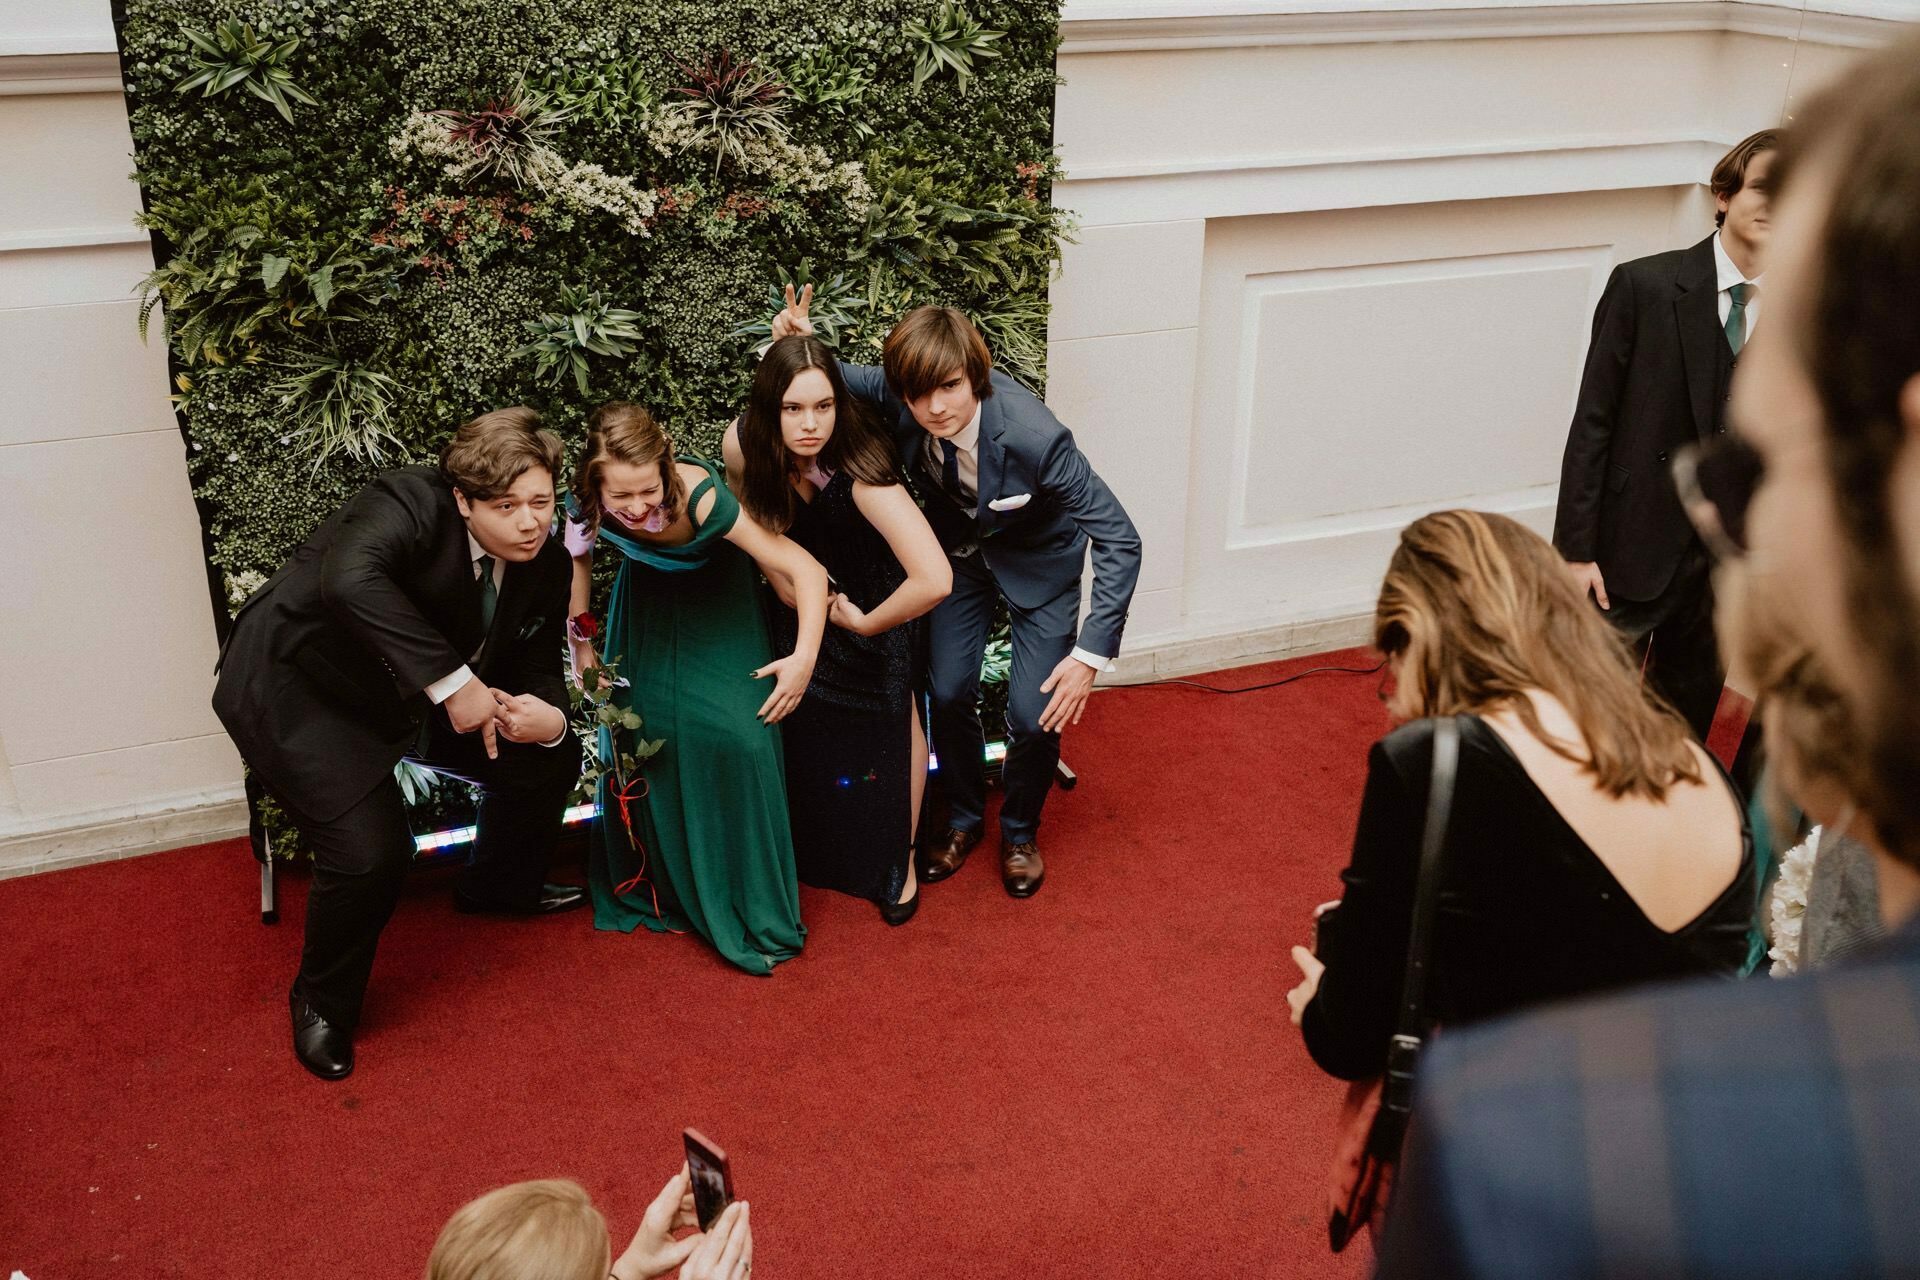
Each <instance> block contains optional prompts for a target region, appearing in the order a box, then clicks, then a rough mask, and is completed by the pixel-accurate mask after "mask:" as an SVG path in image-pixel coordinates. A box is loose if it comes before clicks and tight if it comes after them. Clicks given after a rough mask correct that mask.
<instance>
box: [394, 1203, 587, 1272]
mask: <svg viewBox="0 0 1920 1280" xmlns="http://www.w3.org/2000/svg"><path fill="white" fill-rule="evenodd" d="M609 1260H610V1250H609V1248H608V1244H607V1223H606V1219H604V1218H602V1217H601V1216H600V1211H599V1210H598V1209H596V1208H594V1207H593V1202H592V1201H591V1200H589V1199H588V1198H587V1193H586V1192H585V1191H583V1190H581V1189H580V1185H579V1184H578V1183H576V1182H568V1181H565V1180H562V1179H547V1180H543V1181H538V1182H516V1183H514V1184H513V1185H511V1186H506V1187H500V1188H498V1189H497V1190H494V1191H489V1192H487V1194H485V1195H483V1196H481V1197H480V1198H479V1199H477V1200H472V1201H469V1202H468V1203H466V1204H464V1205H462V1206H460V1208H459V1209H457V1210H455V1211H454V1215H453V1216H452V1217H451V1218H449V1219H447V1225H446V1226H444V1227H442V1228H441V1229H440V1238H439V1239H438V1240H436V1241H434V1243H433V1253H432V1254H431V1255H430V1256H429V1257H428V1258H427V1273H426V1280H604V1277H605V1276H606V1274H607V1265H608V1262H609Z"/></svg>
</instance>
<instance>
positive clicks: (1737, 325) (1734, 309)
mask: <svg viewBox="0 0 1920 1280" xmlns="http://www.w3.org/2000/svg"><path fill="white" fill-rule="evenodd" d="M1752 292H1753V286H1752V285H1750V284H1748V283H1746V282H1745V281H1741V282H1740V283H1739V284H1736V285H1733V286H1732V287H1731V288H1729V289H1728V290H1727V296H1728V297H1729V298H1732V299H1733V305H1732V306H1730V307H1728V308H1727V345H1728V346H1729V347H1732V348H1733V354H1735V355H1736V356H1737V355H1739V354H1740V348H1741V347H1744V346H1745V345H1747V297H1748V295H1750V294H1751V293H1752Z"/></svg>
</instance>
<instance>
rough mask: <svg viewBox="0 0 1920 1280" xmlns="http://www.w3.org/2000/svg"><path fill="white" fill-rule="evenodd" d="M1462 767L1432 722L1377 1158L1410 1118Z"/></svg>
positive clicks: (1454, 740)
mask: <svg viewBox="0 0 1920 1280" xmlns="http://www.w3.org/2000/svg"><path fill="white" fill-rule="evenodd" d="M1459 766H1460V722H1459V720H1458V719H1457V718H1455V717H1453V716H1447V717H1445V718H1444V719H1439V720H1436V721H1434V725H1433V776H1432V779H1431V780H1430V781H1429V783H1428V785H1427V817H1426V823H1425V825H1424V826H1423V827H1422V828H1421V832H1420V878H1419V880H1418V881H1417V882H1416V883H1415V887H1414V894H1413V931H1412V933H1411V935H1410V936H1409V937H1408V940H1407V976H1406V979H1405V980H1404V981H1403V982H1402V983H1401V984H1400V1016H1399V1019H1398V1020H1397V1022H1396V1024H1395V1026H1394V1032H1393V1039H1392V1040H1391V1041H1389V1042H1388V1045H1387V1074H1386V1078H1385V1080H1383V1081H1382V1083H1381V1088H1380V1111H1379V1114H1378V1116H1376V1117H1375V1120H1374V1125H1373V1131H1372V1133H1371V1135H1370V1136H1369V1145H1370V1146H1371V1147H1372V1148H1373V1150H1374V1152H1375V1153H1376V1154H1378V1155H1380V1156H1383V1157H1385V1158H1388V1159H1392V1158H1394V1157H1396V1156H1398V1155H1399V1153H1400V1143H1401V1141H1402V1140H1403V1139H1404V1138H1405V1137H1406V1132H1407V1121H1408V1120H1409V1119H1410V1118H1411V1117H1412V1115H1413V1071H1414V1067H1415V1065H1416V1064H1417V1063H1418V1062H1419V1060H1420V1047H1421V1045H1422V1043H1423V1042H1424V1041H1425V1039H1426V1036H1427V1032H1428V1030H1429V1027H1428V1022H1427V971H1428V969H1429V968H1430V967H1431V966H1430V964H1429V962H1430V960H1431V959H1432V956H1433V926H1434V921H1435V919H1436V918H1437V917H1438V916H1439V914H1440V864H1441V857H1442V854H1444V853H1445V851H1446V846H1447V821H1448V819H1449V817H1451V815H1452V813H1453V784H1454V779H1455V777H1456V776H1457V774H1458V773H1459Z"/></svg>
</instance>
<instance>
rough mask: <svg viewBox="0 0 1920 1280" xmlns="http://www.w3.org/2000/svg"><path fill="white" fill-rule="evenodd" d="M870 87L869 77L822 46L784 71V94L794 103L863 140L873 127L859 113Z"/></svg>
mask: <svg viewBox="0 0 1920 1280" xmlns="http://www.w3.org/2000/svg"><path fill="white" fill-rule="evenodd" d="M872 87H873V76H872V75H870V74H869V73H868V72H867V71H866V70H864V69H863V68H860V67H857V66H854V65H853V64H852V63H850V62H848V61H847V60H846V58H844V57H843V56H842V55H841V54H840V53H839V51H837V50H834V49H830V48H827V47H825V46H816V47H814V48H812V49H809V50H807V51H806V52H805V53H803V54H801V55H800V57H799V58H797V59H795V61H794V63H793V65H792V66H790V67H788V68H787V91H788V92H789V93H790V94H791V95H792V97H793V100H794V101H795V102H797V103H799V104H800V105H801V106H803V107H809V108H812V109H813V110H814V111H816V112H818V113H819V114H820V115H822V116H824V117H827V118H829V119H831V120H833V121H835V122H837V123H840V124H843V125H845V126H846V127H847V128H849V129H851V130H852V131H853V134H854V136H855V137H857V138H860V139H863V140H864V139H867V138H871V137H872V136H873V126H872V125H871V124H868V123H867V121H866V119H865V118H864V117H863V115H862V114H861V107H862V105H863V104H864V103H865V102H866V97H867V90H868V89H870V88H872Z"/></svg>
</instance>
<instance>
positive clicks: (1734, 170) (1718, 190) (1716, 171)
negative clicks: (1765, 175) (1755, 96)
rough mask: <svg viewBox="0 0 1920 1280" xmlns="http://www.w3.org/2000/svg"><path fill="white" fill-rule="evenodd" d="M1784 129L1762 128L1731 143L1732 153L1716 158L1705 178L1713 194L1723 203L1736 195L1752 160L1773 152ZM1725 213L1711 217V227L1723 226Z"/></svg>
mask: <svg viewBox="0 0 1920 1280" xmlns="http://www.w3.org/2000/svg"><path fill="white" fill-rule="evenodd" d="M1785 132H1786V131H1785V130H1784V129H1762V130H1761V131H1760V132H1758V133H1755V134H1749V135H1748V136H1747V137H1744V138H1742V139H1741V140H1740V141H1738V142H1736V143H1734V144H1733V150H1731V151H1729V152H1727V154H1725V155H1723V156H1721V157H1720V163H1718V164H1716V165H1714V166H1713V176H1712V177H1710V178H1708V179H1707V186H1708V188H1709V189H1711V190H1712V192H1713V194H1714V195H1716V196H1719V197H1720V198H1721V199H1723V200H1731V199H1733V198H1734V197H1735V196H1737V195H1739V194H1740V192H1741V191H1742V190H1744V189H1745V187H1746V185H1747V170H1748V168H1750V167H1751V166H1752V164H1753V158H1754V157H1755V156H1757V155H1760V154H1762V153H1763V152H1767V151H1774V150H1777V149H1778V148H1779V146H1780V137H1781V135H1782V134H1783V133H1785ZM1726 220H1727V215H1726V213H1725V211H1721V212H1719V213H1715V214H1714V215H1713V225H1714V226H1716V227H1718V226H1722V225H1724V224H1725V223H1726Z"/></svg>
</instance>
